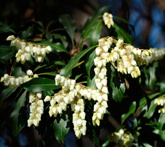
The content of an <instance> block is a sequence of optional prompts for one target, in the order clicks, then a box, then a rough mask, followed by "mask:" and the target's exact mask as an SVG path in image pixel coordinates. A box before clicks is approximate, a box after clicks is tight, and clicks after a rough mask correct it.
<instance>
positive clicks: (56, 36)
mask: <svg viewBox="0 0 165 147" xmlns="http://www.w3.org/2000/svg"><path fill="white" fill-rule="evenodd" d="M54 38H55V39H60V40H61V42H62V44H63V46H64V47H65V48H66V47H67V46H68V42H67V39H66V36H63V35H61V34H54Z"/></svg>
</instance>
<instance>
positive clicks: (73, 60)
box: [60, 46, 95, 77]
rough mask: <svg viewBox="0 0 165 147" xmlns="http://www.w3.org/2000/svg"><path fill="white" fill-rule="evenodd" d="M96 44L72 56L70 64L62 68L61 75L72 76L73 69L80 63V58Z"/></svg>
mask: <svg viewBox="0 0 165 147" xmlns="http://www.w3.org/2000/svg"><path fill="white" fill-rule="evenodd" d="M94 47H95V46H92V47H90V48H87V49H85V50H83V51H81V52H80V53H78V54H77V55H76V56H74V57H72V58H71V59H70V60H69V62H68V64H67V65H66V66H65V67H64V68H62V69H61V70H60V75H63V76H65V77H70V76H71V74H72V69H73V68H75V67H76V66H77V64H78V63H79V60H80V59H81V58H82V57H83V56H84V55H86V53H88V52H89V51H90V50H92V49H93V48H94Z"/></svg>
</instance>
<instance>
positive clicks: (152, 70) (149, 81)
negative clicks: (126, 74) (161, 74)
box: [145, 62, 158, 90]
mask: <svg viewBox="0 0 165 147" xmlns="http://www.w3.org/2000/svg"><path fill="white" fill-rule="evenodd" d="M157 67H158V62H154V64H153V66H152V67H149V69H148V70H147V69H146V70H145V73H146V71H148V72H149V76H147V74H146V81H145V83H146V85H147V86H148V87H149V88H150V89H151V90H154V87H155V83H156V80H157V78H156V68H157Z"/></svg>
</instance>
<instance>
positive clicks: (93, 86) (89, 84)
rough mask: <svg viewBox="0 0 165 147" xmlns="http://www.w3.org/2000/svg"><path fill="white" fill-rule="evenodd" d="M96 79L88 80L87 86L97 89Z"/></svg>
mask: <svg viewBox="0 0 165 147" xmlns="http://www.w3.org/2000/svg"><path fill="white" fill-rule="evenodd" d="M95 78H96V77H93V79H90V78H89V77H88V78H87V86H88V87H91V88H94V89H96V84H95Z"/></svg>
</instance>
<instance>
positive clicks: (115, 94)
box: [110, 66, 126, 101]
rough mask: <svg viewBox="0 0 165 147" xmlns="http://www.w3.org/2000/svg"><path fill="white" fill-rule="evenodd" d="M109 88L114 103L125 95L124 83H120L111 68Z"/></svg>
mask: <svg viewBox="0 0 165 147" xmlns="http://www.w3.org/2000/svg"><path fill="white" fill-rule="evenodd" d="M110 87H111V89H112V98H113V99H114V100H115V101H122V99H123V97H124V93H125V89H126V88H125V83H122V81H121V80H120V78H119V76H118V74H117V72H116V70H114V67H112V66H111V77H110Z"/></svg>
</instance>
